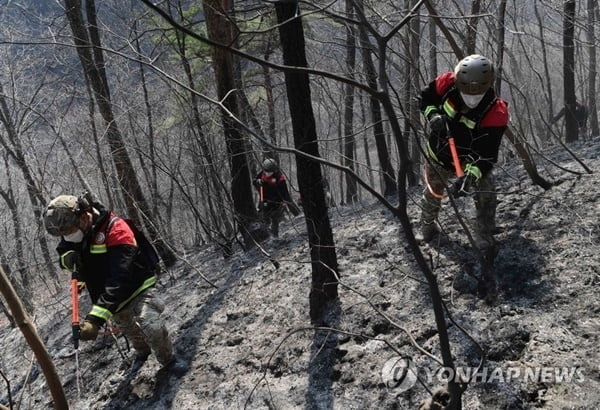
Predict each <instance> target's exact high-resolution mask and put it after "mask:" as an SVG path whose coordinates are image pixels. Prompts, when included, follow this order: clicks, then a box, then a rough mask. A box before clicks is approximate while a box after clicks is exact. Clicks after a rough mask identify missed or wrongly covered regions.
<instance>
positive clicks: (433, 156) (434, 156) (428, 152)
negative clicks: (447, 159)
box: [427, 143, 441, 164]
mask: <svg viewBox="0 0 600 410" xmlns="http://www.w3.org/2000/svg"><path fill="white" fill-rule="evenodd" d="M427 154H428V155H429V158H431V159H432V160H434V161H435V162H437V163H438V164H441V162H440V160H439V159H438V157H437V155H435V153H434V152H433V150H432V149H431V145H429V143H427Z"/></svg>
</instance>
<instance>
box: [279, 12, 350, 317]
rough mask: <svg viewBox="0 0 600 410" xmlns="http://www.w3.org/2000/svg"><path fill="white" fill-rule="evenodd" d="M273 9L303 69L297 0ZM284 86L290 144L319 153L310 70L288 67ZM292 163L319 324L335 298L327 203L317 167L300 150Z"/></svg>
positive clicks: (291, 62)
mask: <svg viewBox="0 0 600 410" xmlns="http://www.w3.org/2000/svg"><path fill="white" fill-rule="evenodd" d="M275 10H276V12H277V21H278V23H279V35H280V39H281V46H282V49H283V61H284V64H286V65H288V66H292V67H307V66H308V64H307V61H306V54H305V44H304V31H303V28H302V20H301V18H300V17H299V13H298V3H297V1H286V2H281V1H280V2H276V3H275ZM285 85H286V90H287V96H288V103H289V109H290V115H291V118H292V128H293V132H294V145H295V147H296V148H297V149H298V150H299V151H302V152H304V153H306V154H309V155H311V156H314V157H319V146H318V140H317V132H316V124H315V118H314V113H313V109H312V105H311V95H310V83H309V78H308V74H306V73H303V72H292V71H286V72H285ZM296 165H297V167H298V185H299V187H300V194H301V195H302V207H303V208H304V214H305V220H306V227H307V231H308V244H309V247H310V255H311V261H312V286H311V291H310V296H309V301H310V317H311V320H312V321H313V323H317V324H318V323H319V322H320V321H322V320H323V319H324V314H325V313H327V306H328V304H329V302H332V301H334V300H335V299H337V296H338V292H337V282H338V279H337V277H338V263H337V256H336V252H335V247H334V246H335V244H334V242H333V233H332V231H331V224H330V221H329V215H328V214H327V208H326V205H325V194H324V191H323V186H322V183H323V176H322V175H321V166H320V164H319V163H317V162H314V161H311V160H309V159H307V158H305V157H304V156H301V155H298V154H297V155H296Z"/></svg>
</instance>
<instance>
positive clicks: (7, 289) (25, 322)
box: [0, 267, 69, 410]
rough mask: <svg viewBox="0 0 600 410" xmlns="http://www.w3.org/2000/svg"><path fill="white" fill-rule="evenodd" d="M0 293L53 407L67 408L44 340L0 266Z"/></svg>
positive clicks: (63, 393) (60, 384)
mask: <svg viewBox="0 0 600 410" xmlns="http://www.w3.org/2000/svg"><path fill="white" fill-rule="evenodd" d="M0 293H2V296H4V299H5V300H6V303H7V304H8V307H9V309H10V311H11V313H12V315H13V317H14V319H15V321H16V323H17V325H18V326H19V329H20V330H21V333H23V336H24V337H25V340H26V341H27V344H28V345H29V347H31V350H32V351H33V354H35V357H36V359H37V360H38V362H39V364H40V367H41V368H42V372H43V373H44V376H45V378H46V383H48V388H49V389H50V394H51V395H52V399H53V400H54V407H55V408H56V409H60V410H62V409H64V410H67V409H68V408H69V403H68V402H67V397H66V396H65V392H64V390H63V387H62V383H61V382H60V379H59V377H58V373H57V372H56V367H55V366H54V363H53V362H52V358H51V357H50V354H49V353H48V350H46V346H44V342H43V341H42V339H41V338H40V336H39V335H38V333H37V330H36V329H35V326H34V325H33V321H32V320H31V319H30V317H29V315H28V314H27V311H26V310H25V308H24V307H23V303H22V302H21V299H20V298H19V296H18V295H17V294H16V292H15V290H14V288H13V287H12V284H11V283H10V281H9V280H8V277H7V276H6V273H5V272H4V269H2V268H1V267H0Z"/></svg>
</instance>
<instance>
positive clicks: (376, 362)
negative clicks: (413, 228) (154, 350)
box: [0, 138, 600, 410]
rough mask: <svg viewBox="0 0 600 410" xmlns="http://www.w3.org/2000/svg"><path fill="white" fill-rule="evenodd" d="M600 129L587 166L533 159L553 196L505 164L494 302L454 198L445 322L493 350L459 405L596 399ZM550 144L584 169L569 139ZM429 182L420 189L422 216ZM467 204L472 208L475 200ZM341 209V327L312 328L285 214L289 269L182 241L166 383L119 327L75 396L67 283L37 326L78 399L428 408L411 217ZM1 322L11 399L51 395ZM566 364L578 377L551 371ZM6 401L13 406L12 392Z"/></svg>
mask: <svg viewBox="0 0 600 410" xmlns="http://www.w3.org/2000/svg"><path fill="white" fill-rule="evenodd" d="M599 142H600V139H599V138H596V139H595V140H593V141H587V142H585V143H579V144H576V145H573V146H571V147H570V148H571V149H573V150H574V151H575V152H576V153H577V155H578V156H579V158H581V159H582V160H583V161H584V162H585V163H586V165H587V166H588V167H590V168H591V169H592V170H594V171H595V173H593V174H582V175H574V174H571V173H566V172H564V171H562V170H559V169H558V168H557V167H555V166H553V165H551V164H550V163H549V162H547V161H545V160H543V159H542V158H536V160H537V162H538V164H539V166H540V170H543V175H545V176H546V177H547V178H549V179H552V180H553V181H556V182H557V183H558V184H557V185H556V186H555V187H553V188H552V189H551V190H549V191H543V190H542V189H541V188H539V187H536V186H532V184H531V182H530V180H529V178H528V177H527V176H526V174H525V172H524V171H523V169H522V166H521V165H520V163H518V162H517V163H514V162H512V163H506V164H503V165H501V166H499V167H498V171H497V177H498V189H499V191H500V196H499V199H500V203H499V206H498V217H497V220H498V224H499V225H500V226H501V227H502V228H503V232H501V233H500V234H499V235H498V236H497V239H498V240H499V243H500V251H499V254H498V257H497V260H496V273H497V276H498V281H499V289H500V292H499V297H498V300H497V302H496V303H495V304H492V305H488V304H486V303H484V301H482V300H481V299H479V298H478V297H477V296H476V295H475V287H476V286H475V281H474V280H473V278H472V277H471V276H470V275H471V274H474V275H477V274H478V272H477V265H476V264H475V263H474V260H473V258H472V257H471V255H470V253H469V246H468V244H467V240H466V237H465V236H464V235H462V234H461V228H460V226H459V225H458V223H457V222H456V220H455V218H454V217H453V216H452V213H451V208H450V207H449V206H448V205H446V206H444V208H443V212H442V214H441V220H442V225H443V227H444V230H445V231H446V233H447V235H448V236H447V240H446V241H444V242H443V243H441V244H432V245H431V246H425V247H424V248H423V251H424V253H425V255H426V256H427V258H428V259H429V260H430V261H431V263H432V265H433V267H434V270H435V273H436V275H437V278H438V281H439V285H440V289H441V291H442V294H443V297H444V299H445V301H446V303H447V306H448V309H449V312H450V313H451V315H452V319H453V320H454V323H452V322H449V324H448V325H449V328H448V331H449V333H450V336H451V338H452V343H453V345H452V349H453V353H454V356H455V360H456V364H457V365H458V366H461V367H463V368H465V369H468V368H470V367H472V366H476V365H477V363H478V362H479V360H480V359H481V353H480V351H479V349H478V346H480V347H481V348H482V349H483V351H485V352H486V359H485V360H486V361H485V364H484V366H485V369H487V370H486V371H487V372H488V373H486V376H482V377H480V378H479V380H478V381H475V382H474V383H472V384H471V385H470V386H469V388H468V389H467V391H466V393H465V395H464V397H463V404H464V408H465V409H530V408H547V409H591V408H600V352H599V346H600V338H599V334H600V296H598V285H599V283H600V277H599V272H600V256H599V254H600V237H599V228H600V226H599V216H600V202H599V193H600V188H599V186H600V177H599V175H598V170H600V149H598V146H599V144H598V143H599ZM544 155H546V156H548V157H549V158H551V159H552V160H553V161H554V162H556V163H559V164H560V165H561V166H562V167H564V168H567V169H570V170H575V171H581V170H582V168H581V166H579V164H578V163H577V162H576V161H575V160H574V159H573V158H572V157H571V156H569V155H568V154H567V153H566V152H564V151H563V150H562V149H561V148H560V147H554V148H553V149H552V150H549V152H546V153H544ZM420 191H421V188H418V189H414V191H412V192H411V195H410V197H411V199H413V200H414V203H412V204H411V209H410V215H411V216H412V217H413V218H414V220H415V221H416V219H417V217H418V210H417V206H416V203H417V202H418V200H419V198H420ZM459 207H460V208H461V210H462V211H463V212H464V213H466V214H467V215H470V216H471V217H472V211H473V205H472V201H471V200H470V199H462V200H461V202H460V203H459ZM331 220H332V226H333V230H334V235H335V241H336V244H337V246H338V248H337V251H338V260H339V263H340V275H341V281H342V284H341V285H340V303H339V305H338V306H337V309H336V311H335V312H334V313H333V314H332V317H331V320H330V326H331V327H332V328H335V329H336V330H335V331H333V330H326V329H324V330H321V331H318V332H315V331H314V329H311V327H310V322H309V320H308V317H309V316H308V292H309V287H310V275H311V273H310V260H309V254H308V249H307V245H306V241H305V239H304V238H305V234H304V233H305V228H304V221H303V219H302V218H301V217H296V218H294V219H292V220H288V221H286V222H285V224H284V225H283V227H282V232H281V237H280V239H278V240H269V241H267V242H266V243H264V246H265V251H267V252H269V253H270V254H271V255H272V257H273V258H275V259H277V260H278V261H279V262H280V267H279V269H276V268H275V267H274V266H273V264H272V263H271V262H269V260H268V259H267V258H266V257H265V256H264V255H263V254H262V253H261V252H260V251H259V250H253V251H252V252H249V253H247V254H243V253H241V252H239V251H238V252H237V253H236V254H234V255H233V256H232V257H230V258H227V259H225V258H223V256H222V254H221V252H219V251H218V250H216V249H211V248H206V249H193V250H188V251H187V252H186V254H185V255H184V256H185V263H184V262H180V263H178V265H177V266H176V267H175V268H174V269H172V270H170V271H169V272H167V273H166V274H165V275H164V276H162V278H161V289H162V291H163V294H164V298H165V301H166V302H167V307H166V311H165V318H166V320H167V323H168V328H169V330H170V332H171V333H172V337H173V340H174V344H175V346H176V350H177V352H178V355H179V356H180V357H181V358H182V359H183V360H184V361H185V362H186V363H187V364H188V365H189V371H188V373H187V374H186V375H185V376H184V377H182V378H180V379H176V378H167V379H162V378H159V379H158V380H157V378H156V371H157V370H158V367H159V366H158V363H157V362H156V361H155V359H154V358H153V357H151V358H150V360H149V361H148V362H147V363H146V364H145V366H144V367H142V368H141V369H140V370H139V371H138V372H137V373H135V374H127V373H123V372H122V371H121V370H120V369H119V367H120V365H121V363H122V357H121V353H120V351H121V352H122V353H124V354H126V353H127V346H126V343H125V340H124V339H123V338H118V342H117V343H116V344H115V342H114V340H113V338H111V337H110V336H104V337H101V338H99V339H98V340H97V341H95V342H92V343H84V344H82V347H81V348H80V352H79V363H80V369H81V379H82V383H81V392H80V394H79V395H78V392H77V388H76V383H75V356H74V352H73V348H72V344H71V339H70V338H71V329H70V317H69V306H68V303H69V297H68V294H67V289H66V285H67V284H68V280H65V291H64V294H61V295H58V296H57V297H56V298H55V300H53V301H52V302H51V303H47V304H44V306H43V307H40V309H38V312H37V314H36V315H35V321H36V324H37V325H38V327H39V332H40V334H41V335H42V337H43V339H44V340H45V342H46V343H47V346H48V349H49V351H50V352H51V355H52V356H53V357H54V358H55V363H56V366H57V368H58V371H59V374H60V376H61V378H62V381H63V384H64V386H65V390H66V392H67V396H68V398H69V400H70V402H71V403H72V408H74V409H115V410H116V409H169V408H172V409H239V408H248V409H301V408H306V409H313V408H323V409H325V408H334V409H344V410H346V409H382V408H389V409H414V408H416V407H417V406H418V403H419V402H420V401H421V400H422V399H424V398H426V397H428V396H429V393H428V391H427V389H433V388H435V386H436V385H439V384H440V383H439V380H440V379H442V380H443V375H441V374H440V373H436V371H438V370H439V366H438V365H437V364H435V362H434V361H433V360H432V359H431V358H430V357H428V356H426V355H425V354H423V353H421V352H419V351H418V350H417V349H415V348H414V346H413V345H412V343H411V341H410V338H409V337H408V336H407V333H406V332H408V333H409V334H410V337H411V338H412V339H414V340H415V341H416V342H417V343H418V344H420V345H421V346H422V347H423V349H425V350H426V351H427V352H429V353H431V354H433V355H435V356H438V357H439V349H438V338H437V332H436V329H435V326H434V322H433V315H432V311H431V308H430V306H431V304H430V300H429V295H428V290H427V286H426V284H425V283H424V282H423V279H422V277H421V273H420V272H419V271H418V269H417V268H416V266H415V263H414V261H413V258H412V257H411V255H410V254H409V253H408V251H407V247H406V246H405V245H404V239H403V235H402V232H401V229H400V227H399V223H398V221H396V220H394V218H393V217H392V216H391V214H390V213H389V212H388V211H387V210H385V208H384V207H383V206H381V205H380V204H377V203H375V202H373V201H366V202H365V203H362V204H359V205H356V206H354V207H337V208H334V209H332V210H331ZM469 220H470V219H469ZM200 274H202V275H204V276H205V277H206V278H208V279H209V281H210V282H212V283H213V284H214V285H216V288H215V287H213V286H211V285H210V284H209V283H207V281H205V280H204V279H203V278H202V277H201V275H200ZM86 299H87V298H86ZM83 309H85V307H84V308H83ZM383 315H385V316H386V317H387V318H389V319H391V322H390V321H389V320H388V319H386V317H384V316H383ZM459 326H460V327H461V328H462V329H464V330H465V331H466V332H468V334H469V335H470V337H471V338H473V340H474V341H473V340H471V339H470V338H469V337H467V336H465V334H464V333H463V332H461V331H460V330H459ZM1 335H2V344H1V348H2V353H1V354H2V356H1V357H2V360H1V361H0V365H1V366H2V372H3V373H4V374H5V375H6V376H7V378H8V379H9V380H10V381H11V387H12V394H13V399H14V400H18V402H19V404H20V408H21V409H46V408H51V402H50V395H49V393H48V390H47V387H46V384H45V381H44V378H43V376H42V374H41V372H40V371H39V368H38V366H37V365H32V364H31V362H32V354H31V352H30V350H28V349H27V348H26V346H25V345H24V341H23V338H22V336H21V334H20V332H19V330H17V329H10V328H8V327H4V328H2V329H1ZM475 342H476V343H475ZM398 356H401V357H403V358H406V357H408V358H410V359H411V361H412V364H411V366H413V367H412V368H414V369H416V371H417V373H418V375H419V378H420V380H421V382H416V384H415V385H414V386H413V385H412V383H414V382H415V380H414V379H411V378H410V377H407V379H406V380H405V381H403V382H402V383H400V384H398V385H392V386H391V387H389V386H386V384H385V383H384V378H383V377H382V370H383V369H384V366H386V362H387V363H388V365H387V366H388V368H389V363H394V361H393V360H392V362H388V361H389V360H390V359H393V358H395V357H398ZM404 363H406V361H405V362H404ZM563 371H564V372H566V373H562V372H563ZM536 372H537V373H536ZM556 372H559V373H560V374H558V376H564V375H565V374H566V376H569V375H571V376H572V378H571V380H567V379H569V378H570V377H563V380H562V381H560V380H557V373H556ZM27 374H29V381H28V382H27V383H25V382H24V380H25V376H26V375H27ZM405 383H408V384H405ZM409 384H410V385H409ZM1 403H2V404H4V405H7V403H8V402H7V394H6V389H3V392H2V400H1Z"/></svg>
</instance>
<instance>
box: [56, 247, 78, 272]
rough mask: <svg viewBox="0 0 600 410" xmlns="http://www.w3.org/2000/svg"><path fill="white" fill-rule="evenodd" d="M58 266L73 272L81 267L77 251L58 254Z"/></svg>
mask: <svg viewBox="0 0 600 410" xmlns="http://www.w3.org/2000/svg"><path fill="white" fill-rule="evenodd" d="M60 267H61V268H63V269H67V270H70V271H71V272H75V271H76V270H77V269H79V268H80V267H81V256H80V255H79V252H77V251H67V252H65V253H63V254H62V255H60Z"/></svg>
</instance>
